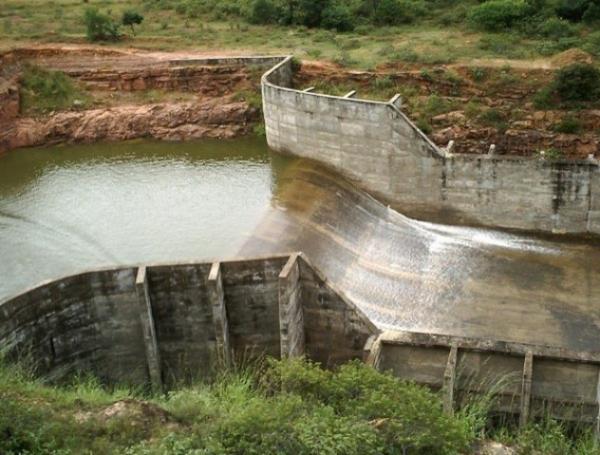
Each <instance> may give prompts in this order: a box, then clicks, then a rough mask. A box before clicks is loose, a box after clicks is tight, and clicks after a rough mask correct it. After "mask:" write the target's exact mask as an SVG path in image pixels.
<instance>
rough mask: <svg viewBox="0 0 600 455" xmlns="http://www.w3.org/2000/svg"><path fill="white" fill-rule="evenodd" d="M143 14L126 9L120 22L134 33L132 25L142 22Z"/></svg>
mask: <svg viewBox="0 0 600 455" xmlns="http://www.w3.org/2000/svg"><path fill="white" fill-rule="evenodd" d="M143 20H144V16H142V15H141V14H140V13H138V12H137V11H133V10H127V11H125V12H124V13H123V17H122V18H121V23H122V24H123V25H124V26H126V27H131V33H132V34H134V35H135V29H134V28H133V26H134V25H139V24H141V23H142V22H143Z"/></svg>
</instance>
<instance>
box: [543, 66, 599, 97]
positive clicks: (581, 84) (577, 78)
mask: <svg viewBox="0 0 600 455" xmlns="http://www.w3.org/2000/svg"><path fill="white" fill-rule="evenodd" d="M553 88H554V91H555V92H556V93H557V95H558V96H559V97H560V99H561V100H562V101H567V102H570V101H594V100H597V99H598V97H599V96H600V71H598V69H597V68H596V67H595V66H593V65H590V64H587V63H574V64H572V65H569V66H567V67H565V68H562V69H561V70H559V71H558V72H557V73H556V76H555V78H554V82H553Z"/></svg>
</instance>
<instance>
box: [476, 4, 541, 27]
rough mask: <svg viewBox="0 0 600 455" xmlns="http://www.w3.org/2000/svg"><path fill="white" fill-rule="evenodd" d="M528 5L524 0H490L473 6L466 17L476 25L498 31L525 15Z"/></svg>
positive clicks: (510, 25)
mask: <svg viewBox="0 0 600 455" xmlns="http://www.w3.org/2000/svg"><path fill="white" fill-rule="evenodd" d="M528 12H529V5H528V4H527V3H526V2H525V1H524V0H490V1H487V2H485V3H482V4H481V5H477V6H475V7H473V8H472V9H471V10H470V11H469V16H468V19H469V21H470V22H471V23H472V24H473V25H475V26H476V27H479V28H482V29H484V30H488V31H500V30H504V29H507V28H510V27H512V26H513V25H514V24H516V23H517V22H518V21H520V20H522V19H523V18H525V17H526V15H527V14H528Z"/></svg>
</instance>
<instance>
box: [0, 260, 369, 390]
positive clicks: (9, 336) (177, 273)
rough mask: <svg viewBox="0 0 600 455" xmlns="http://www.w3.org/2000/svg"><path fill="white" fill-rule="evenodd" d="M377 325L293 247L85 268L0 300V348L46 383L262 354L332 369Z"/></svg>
mask: <svg viewBox="0 0 600 455" xmlns="http://www.w3.org/2000/svg"><path fill="white" fill-rule="evenodd" d="M286 270H288V271H289V270H295V273H293V274H290V273H288V272H286ZM284 272H285V273H284ZM319 314H322V315H323V317H320V316H318V315H319ZM322 330H327V331H328V332H327V333H322ZM376 332H377V330H376V328H375V327H374V325H373V324H371V322H370V321H368V319H366V318H365V317H364V316H363V315H362V313H360V312H359V311H358V310H357V309H356V308H355V307H354V306H353V305H352V304H351V303H349V302H348V301H347V300H346V299H345V298H344V297H343V296H342V295H340V294H338V293H337V291H336V290H334V289H333V288H332V287H331V285H330V284H329V283H328V282H327V280H325V279H324V278H323V277H322V276H321V275H320V274H319V273H318V272H316V271H315V270H314V268H313V267H312V265H310V263H309V262H308V261H307V260H306V259H305V258H303V257H302V255H300V254H294V255H292V256H290V257H288V256H278V257H270V258H261V259H252V260H240V261H228V262H218V263H213V264H210V263H208V264H180V265H160V266H148V267H145V266H143V267H139V268H132V267H128V268H118V269H112V270H104V271H94V272H88V273H82V274H79V275H75V276H71V277H66V278H62V279H59V280H56V281H52V282H49V283H47V284H44V285H42V286H40V287H37V288H35V289H32V290H31V291H29V292H26V293H24V294H22V295H20V296H18V297H16V298H14V299H11V300H8V301H5V302H3V303H0V348H1V349H2V350H3V351H6V353H7V355H8V357H9V358H12V359H14V358H18V357H26V358H29V359H30V360H31V361H32V362H33V363H34V364H35V365H36V366H37V368H38V373H39V374H41V375H44V376H47V377H49V378H51V379H54V380H60V379H62V378H64V377H66V376H68V375H69V374H73V373H75V372H78V371H86V372H91V373H93V374H95V375H97V376H98V377H100V378H102V379H103V380H105V381H107V382H129V383H137V384H139V383H146V382H151V383H152V384H154V385H155V386H157V387H162V385H163V384H164V383H166V384H171V383H173V382H174V381H177V380H187V379H191V378H192V377H198V376H200V377H202V376H208V375H210V374H211V373H213V372H214V369H215V368H217V367H218V366H219V365H221V364H223V363H228V362H231V361H232V360H237V361H244V360H247V359H249V358H252V357H255V356H257V355H260V354H267V355H272V356H275V357H279V356H281V355H283V356H288V355H303V354H305V353H307V354H309V355H310V356H311V358H313V359H314V360H316V361H319V362H322V363H323V364H325V365H333V364H337V363H339V362H344V361H348V360H350V359H353V358H362V355H363V346H364V344H365V342H366V340H367V339H368V337H369V336H371V335H372V334H374V333H376ZM288 334H292V337H289V336H288ZM290 339H291V340H292V343H289V342H288V341H289V340H290Z"/></svg>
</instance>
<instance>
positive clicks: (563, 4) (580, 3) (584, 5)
mask: <svg viewBox="0 0 600 455" xmlns="http://www.w3.org/2000/svg"><path fill="white" fill-rule="evenodd" d="M589 6H590V0H561V1H560V3H559V4H558V6H557V7H556V14H557V15H558V16H559V17H562V18H563V19H567V20H570V21H572V22H580V21H581V19H583V15H584V14H585V12H586V11H587V9H588V8H589Z"/></svg>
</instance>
